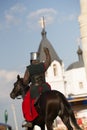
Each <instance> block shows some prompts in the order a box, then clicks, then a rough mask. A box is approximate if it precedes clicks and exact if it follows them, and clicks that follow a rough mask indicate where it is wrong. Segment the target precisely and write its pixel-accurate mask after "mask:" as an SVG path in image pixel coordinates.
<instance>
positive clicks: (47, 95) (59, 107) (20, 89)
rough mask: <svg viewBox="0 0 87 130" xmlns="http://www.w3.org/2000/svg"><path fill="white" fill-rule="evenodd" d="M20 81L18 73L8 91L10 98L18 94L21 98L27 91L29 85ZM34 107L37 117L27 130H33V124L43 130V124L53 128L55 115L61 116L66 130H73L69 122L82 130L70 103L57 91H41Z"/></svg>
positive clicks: (49, 128)
mask: <svg viewBox="0 0 87 130" xmlns="http://www.w3.org/2000/svg"><path fill="white" fill-rule="evenodd" d="M22 81H23V79H22V78H20V76H19V75H18V76H17V81H16V82H15V83H14V88H13V90H12V92H11V93H10V97H11V98H12V99H15V98H16V97H17V96H19V95H21V96H22V98H23V97H24V96H25V94H26V92H27V91H28V89H29V86H28V88H27V87H24V86H23V84H22ZM25 88H26V89H27V90H25ZM35 107H36V110H37V112H38V117H37V118H36V119H35V120H34V121H33V126H32V128H29V127H28V130H33V128H34V126H35V125H38V126H39V127H40V128H41V130H45V124H46V127H47V130H53V122H54V120H55V119H56V117H57V116H59V117H60V118H61V120H62V121H63V123H64V124H65V126H66V127H67V129H68V130H73V127H72V125H71V123H72V124H73V126H74V128H75V130H82V129H81V128H80V127H79V125H78V124H77V121H76V119H75V116H74V113H73V110H72V108H71V105H70V103H69V102H68V101H67V99H66V98H65V96H64V95H63V94H62V93H61V92H59V91H56V90H50V91H46V92H44V93H42V94H41V95H40V97H39V98H38V100H37V102H36V103H35ZM70 122H71V123H70Z"/></svg>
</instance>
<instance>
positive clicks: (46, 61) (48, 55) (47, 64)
mask: <svg viewBox="0 0 87 130" xmlns="http://www.w3.org/2000/svg"><path fill="white" fill-rule="evenodd" d="M44 52H45V55H46V60H45V68H46V70H47V69H48V67H49V66H50V64H51V56H50V52H49V49H48V48H46V47H44Z"/></svg>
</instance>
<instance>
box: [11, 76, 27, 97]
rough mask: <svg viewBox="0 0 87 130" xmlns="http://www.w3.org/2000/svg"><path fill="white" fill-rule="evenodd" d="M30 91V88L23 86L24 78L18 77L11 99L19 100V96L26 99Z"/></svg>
mask: <svg viewBox="0 0 87 130" xmlns="http://www.w3.org/2000/svg"><path fill="white" fill-rule="evenodd" d="M28 89H29V86H28V87H27V86H26V87H25V86H23V78H20V76H19V75H17V81H16V82H15V83H14V88H13V90H12V91H11V93H10V97H11V98H12V99H15V98H17V97H18V96H22V97H24V96H25V93H26V91H28Z"/></svg>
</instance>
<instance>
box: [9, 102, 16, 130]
mask: <svg viewBox="0 0 87 130" xmlns="http://www.w3.org/2000/svg"><path fill="white" fill-rule="evenodd" d="M11 107H12V111H13V116H14V122H15V130H18V124H17V118H16V112H15V106H14V104H12V105H11Z"/></svg>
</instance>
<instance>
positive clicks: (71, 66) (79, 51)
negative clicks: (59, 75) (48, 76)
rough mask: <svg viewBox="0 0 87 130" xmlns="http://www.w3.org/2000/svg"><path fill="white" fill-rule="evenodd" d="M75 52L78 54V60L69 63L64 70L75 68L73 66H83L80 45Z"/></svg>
mask: <svg viewBox="0 0 87 130" xmlns="http://www.w3.org/2000/svg"><path fill="white" fill-rule="evenodd" d="M77 54H78V59H79V61H76V62H74V63H72V64H70V65H69V66H68V68H67V69H66V70H71V69H75V68H81V67H84V62H83V57H82V50H81V48H80V47H79V48H78V50H77Z"/></svg>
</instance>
